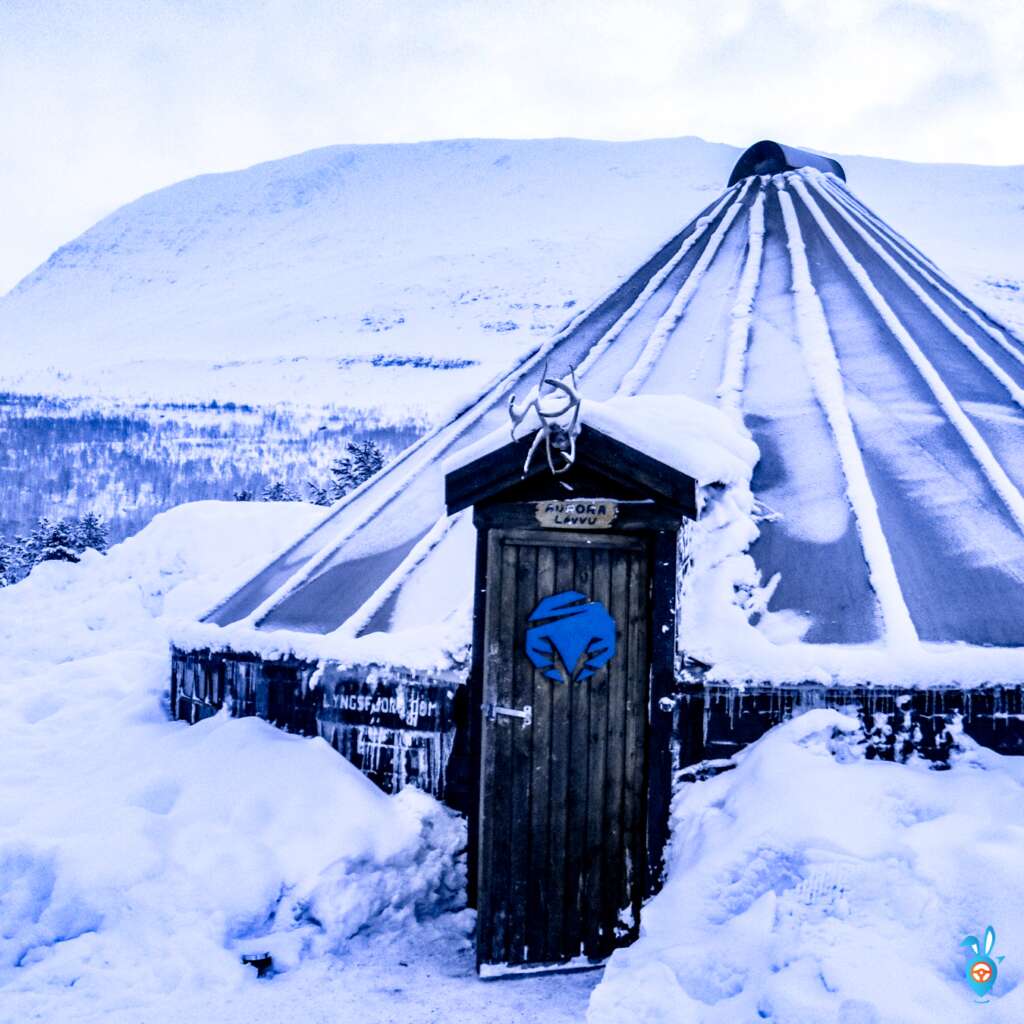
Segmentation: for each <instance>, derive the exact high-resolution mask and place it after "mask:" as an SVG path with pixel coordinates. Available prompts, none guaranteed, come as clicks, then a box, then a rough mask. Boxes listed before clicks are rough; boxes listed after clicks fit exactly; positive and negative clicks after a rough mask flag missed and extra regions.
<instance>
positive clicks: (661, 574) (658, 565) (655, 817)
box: [645, 530, 678, 895]
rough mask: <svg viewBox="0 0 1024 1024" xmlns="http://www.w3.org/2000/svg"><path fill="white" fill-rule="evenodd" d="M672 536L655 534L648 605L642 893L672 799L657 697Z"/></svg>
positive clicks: (653, 875)
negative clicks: (643, 880) (644, 834)
mask: <svg viewBox="0 0 1024 1024" xmlns="http://www.w3.org/2000/svg"><path fill="white" fill-rule="evenodd" d="M677 548H678V545H677V537H676V534H675V533H674V532H669V531H665V530H660V531H658V533H656V534H655V535H654V544H653V552H652V554H653V558H652V560H651V561H652V566H653V568H652V573H653V575H652V579H651V606H650V651H649V654H648V657H649V658H650V662H651V687H650V711H649V715H650V731H649V739H648V759H649V761H648V777H647V793H648V807H647V879H646V882H645V890H646V891H645V895H651V894H653V893H654V892H656V891H657V888H658V886H659V885H660V882H661V871H662V857H663V855H664V850H665V844H666V842H667V841H668V826H669V813H670V809H671V804H672V715H671V713H669V712H667V711H665V710H664V708H663V707H662V701H663V700H664V699H666V698H669V697H671V696H672V694H673V691H674V687H675V645H676V586H677V580H676V562H677V558H678V555H677Z"/></svg>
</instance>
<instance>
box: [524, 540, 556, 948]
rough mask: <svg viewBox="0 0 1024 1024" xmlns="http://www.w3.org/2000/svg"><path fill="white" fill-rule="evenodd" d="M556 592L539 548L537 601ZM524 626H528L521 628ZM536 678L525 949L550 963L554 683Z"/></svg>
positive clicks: (549, 557) (550, 561)
mask: <svg viewBox="0 0 1024 1024" xmlns="http://www.w3.org/2000/svg"><path fill="white" fill-rule="evenodd" d="M555 593H557V591H556V589H555V552H554V550H553V549H552V548H551V547H549V546H544V547H540V548H538V549H537V602H538V603H539V602H540V601H542V600H543V599H544V598H545V597H550V596H551V595H552V594H555ZM523 625H524V626H525V623H524V624H523ZM529 668H530V671H531V675H532V680H533V687H532V692H533V698H532V701H533V704H532V706H533V734H532V737H531V740H532V749H531V754H532V765H531V778H530V791H531V792H530V879H529V897H528V900H527V921H526V945H527V951H528V953H529V958H530V959H531V960H532V961H534V962H547V961H550V960H555V959H557V958H558V954H559V950H558V949H557V947H552V934H551V928H552V915H551V913H550V910H551V906H552V904H551V892H550V872H551V863H550V857H549V850H550V842H549V840H550V829H551V799H550V792H551V776H552V774H553V773H554V771H555V770H556V769H555V767H554V753H553V745H552V714H551V704H552V691H553V688H554V684H553V683H552V682H551V681H550V680H549V679H546V678H545V677H544V675H543V673H541V672H538V671H537V670H536V669H534V668H533V666H532V665H531V666H529Z"/></svg>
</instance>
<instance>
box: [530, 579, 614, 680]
mask: <svg viewBox="0 0 1024 1024" xmlns="http://www.w3.org/2000/svg"><path fill="white" fill-rule="evenodd" d="M526 655H527V657H528V658H529V659H530V661H532V662H533V664H534V665H535V666H536V667H537V668H538V669H540V671H541V672H542V673H543V674H544V676H545V677H546V678H547V679H550V680H552V681H553V682H556V683H575V682H579V681H581V680H583V679H588V678H590V676H592V675H593V674H594V673H595V672H596V671H597V670H598V669H599V668H601V666H602V665H607V664H608V662H609V661H611V660H612V658H613V657H614V656H615V620H614V619H613V618H612V617H611V616H610V615H609V614H608V610H607V609H606V608H605V606H604V605H603V604H601V602H600V601H588V600H587V597H586V595H585V594H581V593H579V592H578V591H575V590H566V591H565V592H564V593H561V594H552V596H551V597H545V598H544V600H543V601H541V603H540V604H539V605H537V607H536V608H535V609H534V610H533V614H532V615H531V616H530V618H529V628H528V629H527V630H526Z"/></svg>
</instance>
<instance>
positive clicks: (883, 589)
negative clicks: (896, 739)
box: [776, 180, 918, 646]
mask: <svg viewBox="0 0 1024 1024" xmlns="http://www.w3.org/2000/svg"><path fill="white" fill-rule="evenodd" d="M776 184H777V187H778V194H779V204H780V206H781V207H782V218H783V221H784V222H785V225H786V236H787V239H788V245H789V254H790V261H791V264H792V271H793V296H794V301H795V303H796V321H797V332H798V334H799V336H800V345H801V347H802V349H803V352H804V359H805V361H806V363H807V370H808V373H809V374H810V377H811V382H812V384H813V386H814V392H815V394H816V396H817V398H818V402H819V403H820V405H821V407H822V409H823V410H824V412H825V416H826V418H827V419H828V422H829V426H830V427H831V428H832V434H833V436H834V437H835V439H836V446H837V448H838V451H839V460H840V463H841V465H842V469H843V475H844V476H845V478H846V485H847V489H846V498H847V501H849V503H850V507H851V509H852V510H853V513H854V517H855V519H856V522H857V531H858V534H859V536H860V541H861V548H862V549H863V551H864V559H865V561H866V562H867V566H868V577H869V579H870V580H871V585H872V587H873V589H874V591H875V595H876V596H877V598H878V603H879V607H880V608H881V610H882V618H883V620H884V622H885V629H886V634H887V639H888V640H889V642H890V643H894V644H899V645H901V646H904V645H909V644H915V645H916V644H917V642H918V638H917V630H916V628H915V627H914V623H913V620H912V619H911V617H910V611H909V610H908V608H907V604H906V601H905V599H904V597H903V591H902V588H901V587H900V582H899V578H898V576H897V575H896V567H895V566H894V565H893V561H892V552H890V550H889V544H888V542H887V541H886V539H885V532H884V531H883V530H882V523H881V520H880V519H879V517H878V505H877V504H876V502H875V496H874V494H873V493H872V490H871V484H870V483H869V481H868V475H867V471H866V470H865V468H864V458H863V456H862V454H861V450H860V446H859V445H858V443H857V437H856V435H855V434H854V430H853V421H852V419H851V418H850V411H849V409H848V407H847V404H846V395H845V392H844V389H843V374H842V370H841V368H840V366H839V359H838V357H837V356H836V351H835V346H834V344H833V342H832V336H831V334H830V333H829V329H828V322H827V320H826V318H825V311H824V309H823V308H822V305H821V299H820V298H819V297H818V293H817V292H816V291H815V288H814V284H813V283H812V281H811V271H810V267H809V266H808V264H807V253H806V250H805V248H804V241H803V236H802V234H801V232H800V223H799V221H798V220H797V216H796V209H795V208H794V206H793V200H792V198H791V197H790V195H789V193H788V192H787V191H786V187H785V182H784V181H779V180H777V182H776Z"/></svg>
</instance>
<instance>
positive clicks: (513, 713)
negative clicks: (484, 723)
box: [487, 704, 533, 729]
mask: <svg viewBox="0 0 1024 1024" xmlns="http://www.w3.org/2000/svg"><path fill="white" fill-rule="evenodd" d="M499 715H503V716H504V717H506V718H519V719H522V722H523V728H524V729H525V728H526V727H527V726H528V725H529V724H530V723H531V722H532V721H533V705H532V704H527V705H526V706H525V707H524V708H523V709H522V710H521V711H520V710H519V709H518V708H506V707H502V706H501V705H500V704H488V705H487V720H488V721H489V722H493V721H495V720H496V719H497V718H498V716H499Z"/></svg>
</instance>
